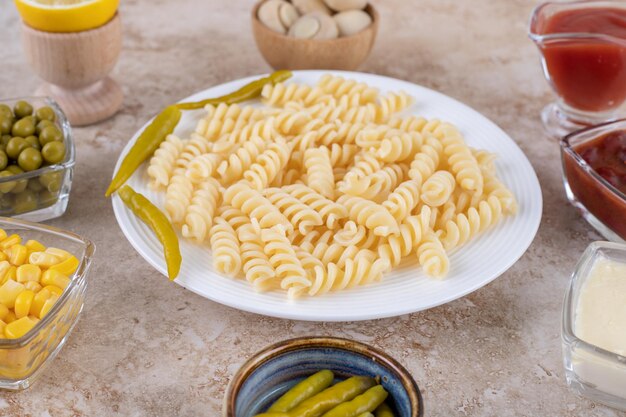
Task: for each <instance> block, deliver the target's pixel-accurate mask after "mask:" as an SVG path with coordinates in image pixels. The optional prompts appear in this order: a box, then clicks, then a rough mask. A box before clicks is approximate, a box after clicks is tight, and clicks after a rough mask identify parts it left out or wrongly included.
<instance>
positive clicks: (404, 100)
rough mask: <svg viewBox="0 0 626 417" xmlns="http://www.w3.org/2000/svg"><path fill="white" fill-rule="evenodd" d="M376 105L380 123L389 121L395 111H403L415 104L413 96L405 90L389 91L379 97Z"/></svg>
mask: <svg viewBox="0 0 626 417" xmlns="http://www.w3.org/2000/svg"><path fill="white" fill-rule="evenodd" d="M378 102H379V103H378V105H377V106H376V118H375V120H376V121H377V122H378V123H384V122H386V121H388V120H389V119H390V118H391V116H392V115H393V114H394V113H397V112H399V111H402V110H404V109H406V108H407V107H409V106H410V105H411V104H413V99H412V98H411V96H409V95H408V94H406V93H404V92H399V93H389V94H387V95H386V96H383V97H379V99H378Z"/></svg>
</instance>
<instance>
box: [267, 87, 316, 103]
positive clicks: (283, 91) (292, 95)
mask: <svg viewBox="0 0 626 417" xmlns="http://www.w3.org/2000/svg"><path fill="white" fill-rule="evenodd" d="M324 95H325V92H324V91H323V90H322V89H321V88H318V87H310V86H308V85H305V84H296V83H290V84H285V83H276V84H271V83H270V84H266V85H265V86H264V87H263V90H262V91H261V100H262V101H263V102H264V103H265V104H268V105H270V106H277V107H283V106H284V105H285V104H287V103H288V102H290V101H296V102H301V103H302V104H304V105H305V106H310V105H312V104H315V103H317V102H318V101H320V100H321V99H322V97H323V96H324Z"/></svg>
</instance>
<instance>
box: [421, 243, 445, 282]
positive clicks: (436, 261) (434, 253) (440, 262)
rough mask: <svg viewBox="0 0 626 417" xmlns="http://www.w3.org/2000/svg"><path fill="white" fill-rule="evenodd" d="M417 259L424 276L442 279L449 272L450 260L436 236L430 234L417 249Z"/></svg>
mask: <svg viewBox="0 0 626 417" xmlns="http://www.w3.org/2000/svg"><path fill="white" fill-rule="evenodd" d="M416 253H417V259H418V261H419V263H420V265H422V268H423V270H424V272H425V273H426V275H428V276H431V277H433V278H443V277H445V276H446V275H447V274H448V271H449V270H450V259H449V258H448V255H447V254H446V251H445V250H444V248H443V245H442V244H441V242H440V241H439V239H438V238H437V236H436V235H435V234H434V233H433V232H430V233H428V234H427V235H426V236H425V237H424V239H423V241H422V243H420V245H419V246H418V248H417V251H416Z"/></svg>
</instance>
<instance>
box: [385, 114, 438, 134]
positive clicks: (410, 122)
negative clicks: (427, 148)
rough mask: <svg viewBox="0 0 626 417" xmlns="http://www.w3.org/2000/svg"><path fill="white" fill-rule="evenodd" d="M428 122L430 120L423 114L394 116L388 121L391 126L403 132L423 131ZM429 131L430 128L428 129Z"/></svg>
mask: <svg viewBox="0 0 626 417" xmlns="http://www.w3.org/2000/svg"><path fill="white" fill-rule="evenodd" d="M427 123H428V120H426V119H424V118H423V117H421V116H408V117H404V118H402V117H397V116H394V117H392V118H391V119H389V122H388V123H387V124H388V125H389V126H390V127H391V128H393V129H398V130H401V131H403V132H420V133H422V131H423V129H424V127H425V126H426V124H427ZM427 131H428V130H427Z"/></svg>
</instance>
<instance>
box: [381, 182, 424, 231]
mask: <svg viewBox="0 0 626 417" xmlns="http://www.w3.org/2000/svg"><path fill="white" fill-rule="evenodd" d="M421 188H422V187H421V183H420V182H419V181H416V180H408V181H404V182H403V183H402V184H400V185H399V186H398V187H396V189H395V190H394V191H393V192H392V193H391V194H389V196H388V197H387V200H385V201H384V202H383V203H382V205H383V207H385V208H386V209H387V210H389V213H391V215H392V216H393V217H395V218H396V219H397V220H398V221H402V220H403V219H405V218H406V217H407V216H408V215H409V214H410V213H411V211H412V210H413V209H414V208H415V207H416V206H417V204H418V203H419V201H420V190H421Z"/></svg>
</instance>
